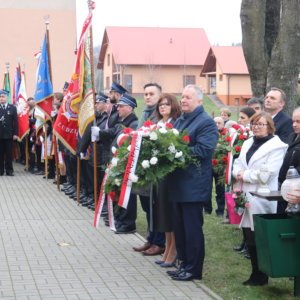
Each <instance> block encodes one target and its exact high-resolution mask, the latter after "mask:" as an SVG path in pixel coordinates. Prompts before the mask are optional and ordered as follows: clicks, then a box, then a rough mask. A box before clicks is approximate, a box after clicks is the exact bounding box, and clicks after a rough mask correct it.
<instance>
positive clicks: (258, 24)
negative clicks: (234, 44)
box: [241, 0, 300, 113]
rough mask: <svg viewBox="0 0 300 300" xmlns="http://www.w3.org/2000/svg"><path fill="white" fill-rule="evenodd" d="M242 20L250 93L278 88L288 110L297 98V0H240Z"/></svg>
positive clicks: (299, 2) (299, 68) (299, 54)
mask: <svg viewBox="0 0 300 300" xmlns="http://www.w3.org/2000/svg"><path fill="white" fill-rule="evenodd" d="M241 24H242V33H243V43H242V45H243V50H244V55H245V59H246V63H247V66H248V70H249V74H250V79H251V87H252V93H253V96H257V97H259V96H262V95H265V93H266V92H267V91H268V90H269V89H270V87H277V88H281V89H283V90H284V91H285V93H286V95H287V105H286V108H285V109H286V111H288V112H289V113H291V112H292V110H293V109H294V108H295V106H296V100H297V98H298V96H297V82H298V76H299V71H300V0H285V1H283V0H242V6H241Z"/></svg>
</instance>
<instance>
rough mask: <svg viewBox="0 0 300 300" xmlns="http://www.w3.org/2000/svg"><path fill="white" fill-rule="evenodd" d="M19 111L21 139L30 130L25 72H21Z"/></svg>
mask: <svg viewBox="0 0 300 300" xmlns="http://www.w3.org/2000/svg"><path fill="white" fill-rule="evenodd" d="M16 106H17V112H18V125H19V132H18V137H19V139H20V140H22V139H23V138H24V136H26V134H27V133H28V132H29V105H28V103H27V93H26V87H25V73H24V72H21V84H20V88H19V93H18V98H17V103H16Z"/></svg>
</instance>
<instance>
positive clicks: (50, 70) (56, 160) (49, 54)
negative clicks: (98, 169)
mask: <svg viewBox="0 0 300 300" xmlns="http://www.w3.org/2000/svg"><path fill="white" fill-rule="evenodd" d="M49 23H50V22H49V17H48V16H47V17H45V24H46V39H47V51H48V63H49V73H50V80H51V82H53V81H52V64H51V53H50V37H49V36H50V34H49ZM51 121H53V120H51ZM51 123H53V122H51ZM52 145H53V152H54V159H55V173H56V185H57V189H58V190H59V189H60V173H59V167H58V151H57V140H56V136H55V135H54V134H53V135H52Z"/></svg>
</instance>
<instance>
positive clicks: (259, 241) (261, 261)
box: [254, 214, 300, 296]
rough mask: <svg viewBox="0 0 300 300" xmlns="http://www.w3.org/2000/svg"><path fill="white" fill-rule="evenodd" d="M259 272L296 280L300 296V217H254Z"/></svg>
mask: <svg viewBox="0 0 300 300" xmlns="http://www.w3.org/2000/svg"><path fill="white" fill-rule="evenodd" d="M254 230H255V241H256V248H257V257H258V265H259V269H260V270H261V271H263V272H265V273H266V274H268V275H269V276H270V277H295V281H294V295H295V296H298V295H300V277H299V276H300V217H299V216H293V217H291V216H288V215H277V214H265V215H254Z"/></svg>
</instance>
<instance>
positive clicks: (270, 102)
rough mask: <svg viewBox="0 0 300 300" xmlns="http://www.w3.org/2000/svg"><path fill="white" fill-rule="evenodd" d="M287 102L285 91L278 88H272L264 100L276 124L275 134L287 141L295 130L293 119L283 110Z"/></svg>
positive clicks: (266, 108)
mask: <svg viewBox="0 0 300 300" xmlns="http://www.w3.org/2000/svg"><path fill="white" fill-rule="evenodd" d="M285 102H286V95H285V92H284V91H283V90H281V89H278V88H275V87H273V88H271V90H270V91H269V92H268V93H267V95H266V96H265V100H264V106H265V111H266V112H268V113H269V114H271V116H272V118H273V121H274V124H275V128H276V131H275V134H276V135H278V136H279V138H280V139H281V140H282V141H283V142H284V143H287V141H288V138H289V136H290V134H291V133H292V132H293V127H292V119H291V118H290V117H289V116H288V115H287V114H286V113H284V112H283V111H282V110H283V108H284V105H285Z"/></svg>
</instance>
